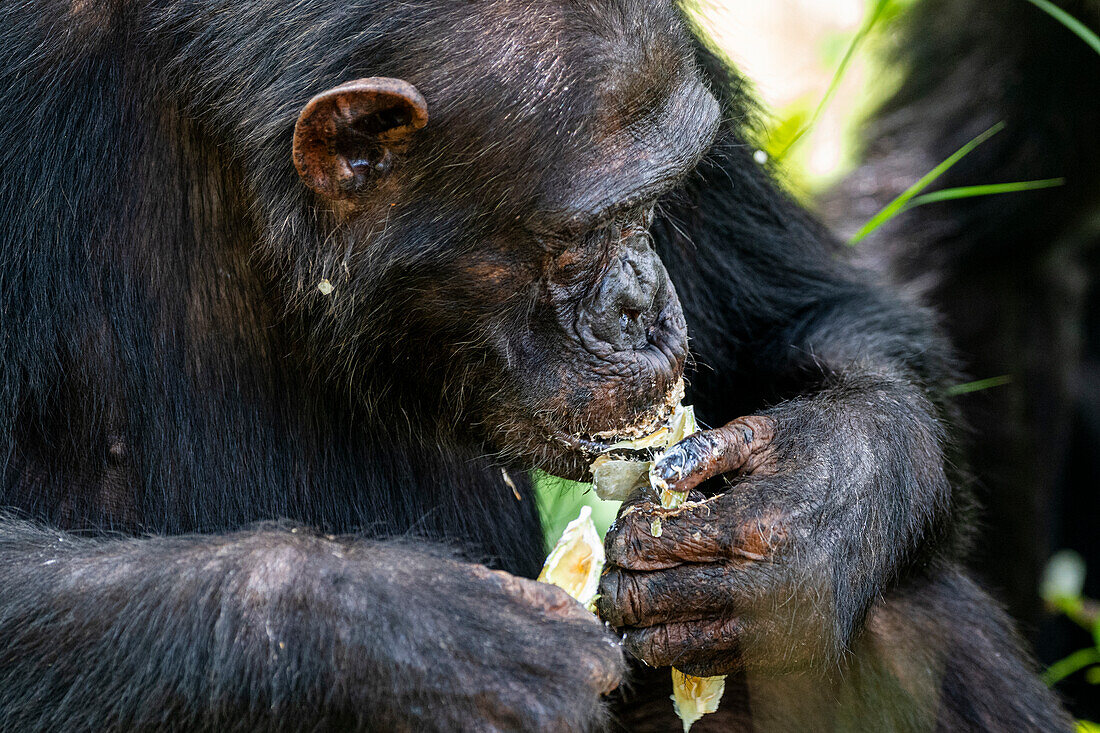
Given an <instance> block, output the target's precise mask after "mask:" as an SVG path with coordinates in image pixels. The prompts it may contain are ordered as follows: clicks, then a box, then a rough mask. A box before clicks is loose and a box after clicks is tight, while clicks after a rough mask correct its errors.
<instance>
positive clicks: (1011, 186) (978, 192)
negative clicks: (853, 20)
mask: <svg viewBox="0 0 1100 733" xmlns="http://www.w3.org/2000/svg"><path fill="white" fill-rule="evenodd" d="M1065 183H1066V179H1065V178H1043V179H1041V180H1038V181H1016V182H1015V183H988V184H985V185H980V186H959V187H958V188H944V189H941V190H939V191H933V192H932V193H926V194H922V195H920V196H917V197H916V198H914V199H912V200H911V201H910V202H909V203H908V204H906V205H905V210H906V211H908V210H909V209H912V208H913V207H915V206H923V205H925V204H934V203H936V202H937V201H952V200H954V199H967V198H972V197H974V196H995V195H997V194H1002V193H1017V192H1019V191H1035V190H1037V189H1040V188H1054V187H1055V186H1064V185H1065Z"/></svg>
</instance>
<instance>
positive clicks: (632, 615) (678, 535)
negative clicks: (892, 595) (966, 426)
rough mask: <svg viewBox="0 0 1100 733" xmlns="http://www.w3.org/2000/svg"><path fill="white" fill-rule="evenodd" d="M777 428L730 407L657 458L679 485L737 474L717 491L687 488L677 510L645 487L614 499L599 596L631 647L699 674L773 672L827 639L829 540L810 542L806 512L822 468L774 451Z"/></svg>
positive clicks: (652, 660) (604, 613)
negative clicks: (719, 419) (729, 416)
mask: <svg viewBox="0 0 1100 733" xmlns="http://www.w3.org/2000/svg"><path fill="white" fill-rule="evenodd" d="M775 431H776V423H775V422H774V421H773V420H772V419H771V418H768V417H759V416H753V417H744V418H740V419H738V420H735V421H733V422H731V423H730V424H728V425H726V426H725V427H722V428H719V429H716V430H706V431H702V432H700V433H696V434H695V435H693V436H690V437H688V438H686V439H685V440H683V441H681V442H680V443H678V444H677V445H675V446H673V447H672V448H671V449H670V450H669V451H668V452H667V454H666V455H665V456H664V458H663V459H662V460H661V461H660V463H658V464H657V466H656V467H655V471H656V472H657V474H658V476H660V477H661V478H663V479H664V480H665V481H666V482H667V483H668V484H669V488H671V489H673V490H680V491H685V490H688V489H691V488H692V487H694V486H697V485H698V484H700V483H702V482H703V481H705V480H706V479H708V478H711V477H713V476H716V475H719V474H723V473H726V474H734V475H736V476H739V477H741V478H742V479H743V480H742V481H741V482H740V483H738V484H737V485H736V486H734V487H733V488H731V489H729V490H728V491H726V492H725V493H722V494H719V495H717V496H714V497H711V498H709V499H704V498H703V497H702V495H700V494H698V493H697V492H693V495H692V497H691V500H689V501H688V502H687V503H685V504H684V505H683V506H681V507H679V508H678V509H664V508H662V507H661V506H660V505H659V504H658V503H657V499H656V497H655V496H653V494H652V492H650V491H645V492H641V493H639V494H636V495H635V496H634V497H632V499H631V500H630V501H628V502H627V503H626V504H624V506H623V508H622V510H621V512H620V515H619V519H618V521H617V522H616V524H615V525H614V526H613V527H612V528H611V530H610V531H609V532H608V535H607V559H608V567H607V570H606V571H605V574H604V576H603V578H602V581H601V585H600V599H599V601H598V606H599V612H600V616H601V617H602V618H604V619H605V620H606V621H608V622H609V623H611V624H612V625H613V626H616V627H618V628H620V629H621V630H622V631H623V632H624V633H625V646H626V648H627V650H628V651H629V652H630V653H631V654H633V655H634V656H636V657H638V658H640V659H642V660H644V661H645V662H647V663H649V664H651V665H654V666H664V665H674V666H676V667H677V668H679V669H681V670H683V671H685V672H688V673H692V674H697V675H714V674H726V673H730V672H733V671H736V670H738V669H741V668H745V667H748V668H753V669H765V668H767V669H772V670H776V671H778V670H780V669H783V668H786V667H788V666H790V667H797V666H800V665H801V664H802V663H804V662H807V661H811V659H812V658H813V657H814V656H815V655H816V654H817V651H816V650H817V649H818V648H819V646H820V645H821V643H822V639H828V638H829V636H830V634H829V629H828V626H829V624H830V623H831V619H832V614H831V613H829V611H828V610H827V609H826V608H825V607H823V606H819V603H820V604H826V603H828V601H829V599H828V598H827V597H824V596H826V595H827V590H828V588H830V587H831V586H829V584H828V582H827V581H828V580H829V578H828V575H827V573H823V572H820V571H822V570H825V569H826V568H828V562H827V560H828V558H827V557H826V554H827V553H826V552H825V550H827V548H815V547H813V546H812V543H810V542H808V540H809V538H810V536H811V534H812V532H811V531H810V530H811V527H810V523H809V522H807V521H805V520H806V519H807V518H808V516H812V515H808V514H807V512H808V510H810V509H811V507H812V506H813V505H814V502H813V501H812V498H811V497H812V496H813V495H815V494H816V493H819V492H821V491H823V489H824V486H823V485H822V480H821V479H822V477H821V476H820V475H815V472H814V470H813V468H812V467H799V466H796V465H787V464H785V463H784V462H781V461H779V460H778V457H777V454H776V452H775V451H774V450H773V440H774V438H775ZM826 482H827V480H826ZM800 520H802V521H800ZM823 614H824V615H823ZM826 618H828V619H829V620H828V621H826ZM807 658H811V659H807Z"/></svg>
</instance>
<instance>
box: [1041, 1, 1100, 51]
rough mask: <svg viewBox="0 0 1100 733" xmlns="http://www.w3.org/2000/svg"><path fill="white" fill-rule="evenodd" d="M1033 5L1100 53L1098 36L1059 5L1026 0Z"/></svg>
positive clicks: (1099, 37)
mask: <svg viewBox="0 0 1100 733" xmlns="http://www.w3.org/2000/svg"><path fill="white" fill-rule="evenodd" d="M1027 1H1028V2H1029V3H1031V4H1032V5H1034V6H1035V7H1037V8H1039V9H1040V10H1042V11H1043V12H1044V13H1046V14H1047V15H1049V16H1050V17H1052V18H1054V19H1055V20H1056V21H1058V22H1059V23H1061V24H1062V25H1064V26H1065V27H1066V28H1069V29H1070V30H1071V31H1073V32H1074V33H1076V34H1077V36H1078V38H1080V39H1081V40H1082V41H1084V42H1085V43H1087V44H1089V45H1090V46H1092V50H1093V51H1095V52H1096V53H1100V36H1097V35H1096V34H1095V33H1093V32H1092V31H1091V30H1089V29H1088V27H1087V26H1086V25H1085V24H1084V23H1082V22H1081V21H1079V20H1077V18H1074V17H1073V16H1072V15H1070V14H1069V13H1067V12H1066V11H1064V10H1062V9H1061V8H1060V7H1058V6H1057V5H1055V4H1054V3H1052V2H1050V0H1027Z"/></svg>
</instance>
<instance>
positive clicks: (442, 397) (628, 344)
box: [293, 0, 718, 477]
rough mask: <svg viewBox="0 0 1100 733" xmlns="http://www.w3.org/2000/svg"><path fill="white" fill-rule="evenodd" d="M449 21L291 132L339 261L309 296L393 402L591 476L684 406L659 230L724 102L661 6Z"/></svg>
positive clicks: (478, 7) (680, 331)
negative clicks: (599, 443)
mask: <svg viewBox="0 0 1100 733" xmlns="http://www.w3.org/2000/svg"><path fill="white" fill-rule="evenodd" d="M447 5H448V10H447V12H446V13H445V14H443V15H442V16H441V15H440V14H438V13H437V14H436V16H433V17H434V18H435V19H436V20H435V22H436V23H437V25H438V23H439V20H438V19H439V18H440V17H443V18H445V20H446V25H445V27H444V26H439V27H436V26H431V27H429V26H425V27H420V28H418V29H417V30H416V32H415V33H406V34H405V35H404V36H403V37H402V39H401V41H400V44H397V45H398V46H399V47H387V48H386V50H385V54H384V55H380V54H382V52H381V51H378V50H377V49H376V50H375V51H374V53H373V55H372V61H371V64H370V70H371V71H372V72H373V74H372V75H371V76H369V77H366V78H359V79H357V80H354V81H348V82H346V83H344V84H341V85H339V86H336V87H335V88H331V89H329V90H328V91H323V90H318V91H319V93H318V94H317V96H315V97H314V98H313V99H311V100H310V101H309V102H308V104H306V105H305V107H304V109H303V110H302V112H301V115H300V117H299V118H298V122H297V126H296V128H295V136H294V150H293V160H294V164H295V166H296V167H297V170H298V173H299V174H300V176H301V179H302V180H303V181H304V182H305V184H306V185H307V186H308V187H309V188H310V189H312V191H313V193H314V194H315V195H316V197H315V198H316V200H315V201H314V202H313V203H314V204H315V205H317V206H318V207H319V209H320V210H321V211H322V212H325V213H324V214H323V216H322V219H323V220H324V221H326V222H327V224H326V226H327V227H329V229H328V230H327V231H330V234H329V236H328V239H327V240H326V246H327V247H328V249H329V250H330V251H331V252H332V254H333V256H332V257H331V258H329V259H327V260H324V262H325V263H326V264H323V270H324V271H321V272H317V273H315V274H314V275H313V277H314V278H315V281H316V282H318V283H320V284H321V287H320V289H316V288H310V292H311V293H312V295H311V296H310V297H311V298H312V299H313V302H315V303H319V304H326V305H322V306H321V307H323V308H327V309H328V310H329V312H337V311H338V312H339V313H340V314H341V315H342V317H341V318H340V319H339V320H340V322H341V323H342V324H343V327H344V328H346V329H347V332H346V333H344V334H341V335H337V336H334V337H333V338H334V340H336V341H339V342H341V343H343V344H347V343H357V344H358V346H357V347H356V348H357V349H358V350H359V352H360V353H358V354H354V355H352V354H347V355H346V358H347V360H348V361H353V360H355V359H368V358H369V360H370V361H371V363H372V364H373V365H374V366H373V367H372V370H373V371H376V372H377V371H379V370H381V371H384V372H385V373H386V375H387V377H386V381H387V387H388V388H389V389H390V390H391V391H390V394H391V395H394V399H404V400H409V402H408V403H407V404H409V405H415V407H414V408H413V409H416V410H423V411H424V412H427V413H432V419H434V420H435V422H436V423H439V424H449V425H451V426H453V428H454V430H455V433H456V434H466V435H469V436H471V437H473V438H474V439H476V440H477V441H478V444H479V445H480V446H482V448H483V449H485V450H490V451H499V452H500V453H501V454H502V455H503V456H506V457H507V459H508V460H514V461H519V462H520V463H525V464H526V465H528V466H530V465H541V466H542V467H544V468H547V469H548V470H551V471H554V472H557V473H559V474H563V475H572V476H577V477H579V476H581V475H583V474H584V472H585V468H586V466H587V463H588V461H589V460H590V457H589V456H586V455H584V452H585V450H586V449H587V448H591V445H592V444H591V443H587V442H586V441H588V440H590V439H595V440H603V441H607V440H609V439H610V438H612V437H615V436H621V435H631V434H637V433H639V432H641V431H643V430H646V429H648V428H651V427H652V426H653V425H654V423H655V422H656V421H657V420H658V419H661V418H663V417H664V415H665V414H667V409H668V407H669V405H670V404H672V403H674V402H675V401H676V399H677V397H678V395H677V394H676V390H677V387H678V385H679V384H680V379H681V375H682V371H683V365H684V360H685V355H686V351H687V336H686V331H685V325H684V319H683V315H682V313H681V310H680V303H679V300H678V299H677V296H676V292H675V290H674V289H673V287H672V285H671V283H670V282H669V279H668V275H667V273H666V272H665V269H664V266H663V265H662V263H661V261H660V259H659V258H658V256H657V254H656V253H655V252H654V249H653V246H652V243H651V241H650V238H649V234H648V229H649V225H650V223H651V221H652V219H653V216H654V205H655V202H656V201H657V199H658V197H659V196H661V195H662V194H663V193H665V192H666V191H668V190H669V189H670V188H671V187H673V186H674V185H675V184H676V182H677V181H678V180H679V179H681V178H682V177H683V176H684V175H686V174H687V173H688V172H689V171H691V169H692V168H693V167H694V166H695V164H696V163H697V161H698V160H699V158H700V157H701V156H702V155H703V153H704V152H705V151H706V149H707V148H708V147H709V145H710V144H711V142H712V139H713V137H714V134H715V132H716V129H717V124H718V104H717V102H716V101H715V99H714V97H713V96H712V95H711V94H710V93H709V92H708V90H707V89H706V88H705V87H704V86H703V84H702V83H701V81H700V78H699V76H698V74H697V71H696V68H695V64H694V60H693V54H692V52H691V48H690V45H689V43H688V41H687V36H686V33H685V32H684V30H683V28H682V27H681V24H680V19H679V17H678V15H677V14H676V12H675V10H674V9H673V8H671V7H669V6H667V5H666V4H664V3H660V2H658V3H633V2H626V1H625V0H603V1H602V2H592V3H588V2H570V1H568V0H565V1H560V2H534V3H506V2H500V3H494V2H486V3H458V2H453V3H447ZM521 6H522V7H521ZM427 17H428V16H427V15H426V16H425V18H427ZM390 42H391V43H393V39H392V38H391V39H390ZM382 45H385V43H383V44H382ZM379 58H383V59H384V61H383V62H379V61H378V59H379ZM383 74H384V76H383ZM322 277H323V278H324V282H321V278H322ZM372 335H373V336H376V338H367V339H364V338H359V339H358V340H355V339H353V338H352V337H353V336H358V337H364V336H367V337H369V336H372ZM364 349H366V350H369V351H370V352H371V353H369V354H364V353H361V352H362V351H363V350H364ZM395 384H399V385H401V388H399V389H395V388H394V385H395ZM425 405H431V409H426V408H425ZM411 419H412V420H414V421H416V420H424V421H428V419H429V418H428V416H427V415H424V414H420V415H413V416H411Z"/></svg>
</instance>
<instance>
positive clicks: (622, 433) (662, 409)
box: [576, 377, 684, 443]
mask: <svg viewBox="0 0 1100 733" xmlns="http://www.w3.org/2000/svg"><path fill="white" fill-rule="evenodd" d="M683 399H684V380H683V378H682V377H681V378H680V379H678V380H676V384H674V385H673V386H672V389H670V390H669V391H668V394H667V395H665V399H664V402H662V403H661V404H660V405H657V406H656V407H655V408H653V410H652V412H650V413H649V417H648V418H645V419H643V420H640V421H639V422H636V423H635V424H634V425H630V426H628V427H624V428H616V429H614V430H601V431H600V432H598V433H592V435H591V436H590V438H591V439H592V440H595V441H600V442H610V443H616V442H620V441H623V440H634V439H637V438H642V437H645V436H647V435H652V434H653V433H655V432H656V431H657V430H659V429H661V428H662V427H663V426H664V424H665V423H667V422H668V420H669V418H670V417H672V414H673V412H674V411H675V409H676V406H677V405H679V404H680V403H681V402H682V401H683ZM576 437H581V436H576Z"/></svg>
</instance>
